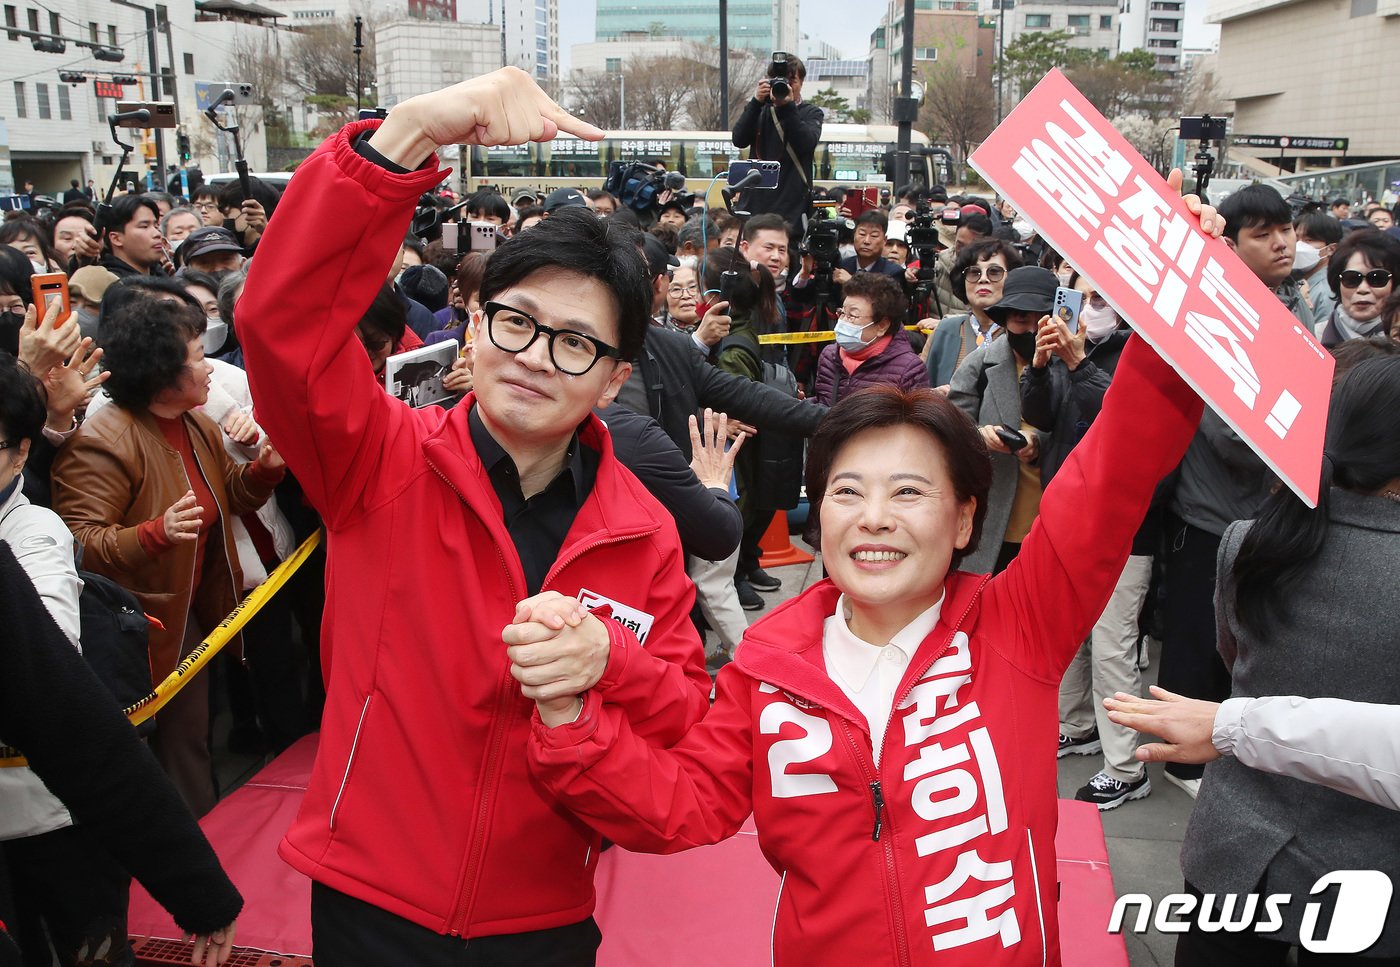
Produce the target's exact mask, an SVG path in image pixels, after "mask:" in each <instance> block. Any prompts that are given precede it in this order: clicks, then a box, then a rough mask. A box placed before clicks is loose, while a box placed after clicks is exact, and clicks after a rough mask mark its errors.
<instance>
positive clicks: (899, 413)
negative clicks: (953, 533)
mask: <svg viewBox="0 0 1400 967" xmlns="http://www.w3.org/2000/svg"><path fill="white" fill-rule="evenodd" d="M864 274H865V275H869V274H870V273H868V272H867V273H864ZM859 277H860V275H859V274H857V275H856V276H855V278H859ZM852 281H854V279H852ZM887 426H911V427H914V428H915V429H919V430H923V431H924V432H926V433H927V434H928V435H929V436H931V437H933V438H934V439H935V440H936V441H938V446H939V449H941V450H942V452H943V460H944V462H945V463H946V464H947V465H948V477H949V478H950V479H951V480H952V482H953V493H954V495H956V497H957V498H958V500H968V499H972V500H975V501H977V505H976V507H974V508H973V511H972V535H971V536H970V537H969V538H968V541H967V546H966V547H964V548H961V549H958V548H955V549H954V550H953V560H952V567H953V568H954V569H956V568H957V566H958V563H959V562H961V561H962V559H963V558H965V557H967V555H969V554H971V553H972V552H973V551H975V550H977V543H978V541H979V540H981V537H982V522H983V521H984V520H985V519H986V517H987V493H988V491H990V490H991V487H992V460H991V457H990V456H988V454H987V445H986V443H984V442H983V441H982V434H980V433H978V432H977V427H975V426H973V424H972V420H970V419H968V416H967V414H966V413H964V412H963V411H962V410H960V409H958V407H957V406H956V404H954V403H951V402H949V400H948V397H946V396H944V395H943V394H942V393H939V392H937V391H935V390H932V389H925V388H922V387H921V388H919V389H916V390H910V391H908V392H906V391H904V390H901V389H899V388H898V387H896V386H891V385H889V384H888V383H884V384H879V385H876V386H870V387H868V388H866V389H862V390H859V391H857V392H855V393H852V394H851V395H850V396H848V397H846V398H845V399H843V400H841V401H840V402H839V403H837V404H836V405H835V406H833V407H832V408H831V409H830V410H829V411H828V412H827V414H826V416H824V417H823V418H822V421H821V423H819V424H818V425H817V432H816V433H815V434H813V436H812V439H811V440H810V441H809V442H808V444H807V501H808V504H809V505H810V507H811V519H812V520H814V521H816V522H817V526H818V527H820V526H821V507H822V498H823V497H824V496H825V495H826V482H827V478H828V477H830V476H831V467H832V464H834V463H835V462H836V454H837V453H838V452H839V451H840V450H841V448H842V447H843V446H845V445H846V444H847V443H848V442H849V441H850V440H852V439H853V438H854V437H856V436H859V435H860V434H861V433H864V432H865V431H866V430H878V429H881V428H883V427H887Z"/></svg>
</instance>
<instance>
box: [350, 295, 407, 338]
mask: <svg viewBox="0 0 1400 967" xmlns="http://www.w3.org/2000/svg"><path fill="white" fill-rule="evenodd" d="M406 328H408V310H407V309H405V308H404V304H403V300H402V299H400V298H399V294H398V293H397V292H395V291H394V287H393V286H392V285H391V284H390V283H389V282H387V281H386V282H385V283H384V284H383V285H381V286H380V287H379V291H378V292H376V293H375V294H374V301H373V302H371V303H370V304H369V308H368V309H366V310H365V314H364V315H363V316H361V317H360V321H359V322H358V323H356V324H355V329H356V331H357V332H359V334H360V339H362V340H363V341H364V343H365V344H366V346H368V347H369V348H371V349H382V348H383V347H384V345H385V343H387V344H388V345H390V346H397V345H398V344H399V340H401V339H403V334H404V330H405V329H406Z"/></svg>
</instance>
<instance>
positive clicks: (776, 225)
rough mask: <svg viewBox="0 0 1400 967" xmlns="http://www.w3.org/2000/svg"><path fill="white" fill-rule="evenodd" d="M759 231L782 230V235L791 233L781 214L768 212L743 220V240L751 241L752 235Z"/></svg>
mask: <svg viewBox="0 0 1400 967" xmlns="http://www.w3.org/2000/svg"><path fill="white" fill-rule="evenodd" d="M759 232H782V233H783V234H784V235H790V234H792V233H791V231H790V230H789V228H788V223H787V219H785V218H783V216H782V215H779V214H776V213H774V212H769V213H767V214H765V215H755V216H754V217H753V218H750V219H749V220H748V221H746V222H744V236H743V237H744V241H746V242H752V241H753V240H754V236H755V235H757V234H758V233H759Z"/></svg>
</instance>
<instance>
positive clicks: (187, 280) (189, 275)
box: [175, 265, 219, 298]
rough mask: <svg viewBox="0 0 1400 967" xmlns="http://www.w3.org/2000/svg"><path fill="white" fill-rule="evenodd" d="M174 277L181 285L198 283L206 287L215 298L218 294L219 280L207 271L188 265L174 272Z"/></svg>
mask: <svg viewBox="0 0 1400 967" xmlns="http://www.w3.org/2000/svg"><path fill="white" fill-rule="evenodd" d="M175 278H177V279H178V280H179V281H180V284H181V285H182V286H190V285H199V286H203V287H204V288H206V289H208V290H209V291H210V292H211V293H213V295H214V296H215V297H216V298H217V297H218V295H219V280H218V279H216V278H214V277H213V276H212V275H210V274H209V273H208V272H201V271H200V270H199V269H192V268H190V267H189V266H188V265H187V266H185V267H184V268H183V269H181V270H180V271H179V272H176V273H175Z"/></svg>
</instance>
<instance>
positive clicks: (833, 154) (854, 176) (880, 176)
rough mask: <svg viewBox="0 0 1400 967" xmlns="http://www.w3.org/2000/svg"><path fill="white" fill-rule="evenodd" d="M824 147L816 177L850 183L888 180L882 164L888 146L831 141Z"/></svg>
mask: <svg viewBox="0 0 1400 967" xmlns="http://www.w3.org/2000/svg"><path fill="white" fill-rule="evenodd" d="M824 147H825V149H826V150H825V151H824V152H823V155H822V169H823V170H822V173H821V174H820V175H818V176H817V177H819V178H829V179H831V180H833V181H842V182H852V183H855V182H862V181H888V180H889V177H888V175H887V174H886V172H885V164H884V155H885V151H886V150H887V148H888V145H884V144H862V143H860V142H844V141H833V142H831V143H829V144H827V145H825V146H824ZM828 170H829V171H830V173H829V174H828V173H827V172H828Z"/></svg>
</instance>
